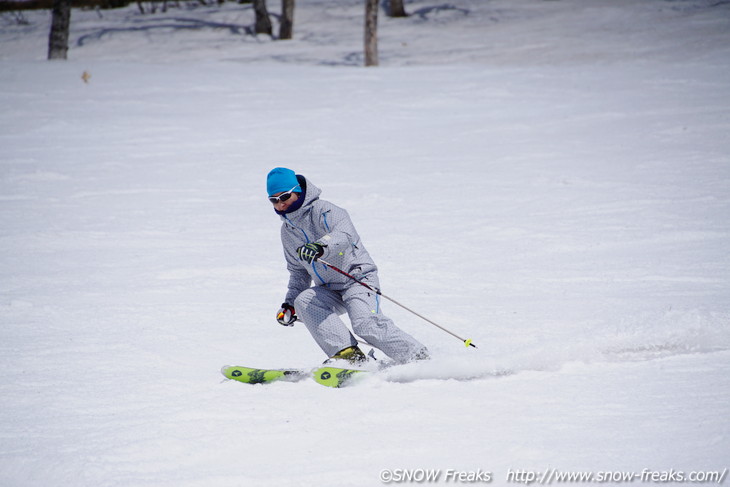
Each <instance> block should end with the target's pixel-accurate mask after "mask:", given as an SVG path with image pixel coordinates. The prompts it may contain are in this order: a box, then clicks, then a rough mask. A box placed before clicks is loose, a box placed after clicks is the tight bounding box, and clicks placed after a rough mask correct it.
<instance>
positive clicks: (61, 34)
mask: <svg viewBox="0 0 730 487" xmlns="http://www.w3.org/2000/svg"><path fill="white" fill-rule="evenodd" d="M70 24H71V0H53V14H52V18H51V33H50V34H49V36H48V59H49V60H50V59H66V53H67V52H68V29H69V25H70Z"/></svg>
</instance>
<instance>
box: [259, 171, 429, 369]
mask: <svg viewBox="0 0 730 487" xmlns="http://www.w3.org/2000/svg"><path fill="white" fill-rule="evenodd" d="M266 189H267V192H268V195H269V201H271V203H273V205H274V211H276V213H277V214H278V215H279V216H280V217H281V220H282V222H283V223H282V226H281V243H282V245H283V246H284V255H285V257H286V265H287V270H288V271H289V286H288V292H287V293H286V298H285V299H284V303H283V304H282V305H281V309H280V310H279V312H278V313H277V321H278V322H279V323H280V324H282V325H284V326H293V325H294V322H295V321H296V320H297V319H300V320H301V321H302V322H303V323H304V324H305V325H306V327H307V329H308V330H309V332H310V333H311V334H312V337H313V338H314V340H315V341H316V342H317V344H318V345H319V346H320V348H322V350H323V351H324V353H325V354H327V357H329V358H330V359H343V360H347V361H349V362H352V363H360V362H365V361H366V360H367V357H366V356H365V354H364V353H363V352H362V350H361V349H360V348H359V347H358V345H357V339H356V338H355V337H354V336H353V334H352V333H350V330H349V329H348V328H347V327H346V326H345V324H344V323H343V322H342V320H341V319H340V317H339V315H341V314H344V313H347V314H348V316H349V318H350V323H351V325H352V329H353V331H354V332H355V333H356V334H357V335H358V336H360V337H361V338H362V339H363V340H365V341H366V342H367V343H368V344H370V345H372V346H374V347H376V348H378V349H380V350H381V351H382V352H383V353H385V354H386V355H387V356H388V357H390V358H391V359H393V360H394V361H395V362H396V363H405V362H410V361H412V360H421V359H426V358H428V356H429V353H428V350H427V348H426V347H425V346H424V345H423V344H421V343H420V342H419V341H418V340H416V339H415V338H413V337H412V336H411V335H409V334H408V333H406V332H404V331H403V330H401V329H400V328H398V327H397V326H396V325H395V323H393V321H392V320H391V319H390V318H388V317H386V316H385V315H383V313H382V312H381V310H380V296H378V294H376V293H374V292H373V291H371V290H370V289H367V288H366V287H364V286H361V285H359V284H357V283H356V282H355V281H354V280H352V279H349V278H347V277H346V276H343V275H342V274H339V273H337V272H335V271H333V270H332V269H330V268H329V267H327V266H325V265H324V264H322V263H321V262H318V259H320V258H322V259H323V260H325V261H327V262H330V263H331V264H332V265H333V266H337V267H339V268H341V269H343V270H345V271H346V272H348V273H349V274H351V275H353V276H354V277H356V278H357V279H359V280H361V281H363V282H364V283H366V284H368V285H369V286H371V287H372V288H374V289H378V288H379V283H378V269H377V267H376V266H375V262H373V260H372V259H371V258H370V255H369V254H368V252H367V250H365V247H364V246H363V244H362V242H361V241H360V237H359V235H358V233H357V231H356V230H355V227H354V226H353V224H352V221H351V220H350V216H349V215H348V214H347V211H345V210H344V209H342V208H340V207H338V206H335V205H333V204H332V203H330V202H329V201H325V200H321V199H320V198H319V195H320V193H321V190H320V189H319V188H318V187H317V186H315V185H314V184H313V183H312V182H311V181H309V180H308V179H306V178H305V177H304V176H302V175H298V174H296V173H295V172H294V171H292V170H291V169H287V168H283V167H277V168H275V169H272V170H271V172H269V174H268V176H267V179H266ZM313 281H314V286H312V282H313Z"/></svg>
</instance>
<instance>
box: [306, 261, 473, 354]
mask: <svg viewBox="0 0 730 487" xmlns="http://www.w3.org/2000/svg"><path fill="white" fill-rule="evenodd" d="M317 262H319V263H321V264H324V265H326V266H327V267H329V268H330V269H332V270H333V271H335V272H339V273H340V274H342V275H343V276H346V277H349V278H350V279H352V280H353V281H355V282H356V283H358V284H360V285H361V286H364V287H366V288H368V289H370V290H371V291H372V292H374V293H375V294H377V295H378V296H382V297H384V298H385V299H387V300H388V301H390V302H391V303H395V304H397V305H398V306H400V307H401V308H403V309H404V310H406V311H410V312H411V313H413V314H414V315H416V316H418V317H419V318H421V319H422V320H424V321H428V322H429V323H431V324H432V325H433V326H435V327H437V328H440V329H442V330H443V331H445V332H446V333H448V334H449V335H451V336H453V337H455V338H458V339H459V340H461V341H462V342H463V343H464V345H466V346H467V347H474V348H477V346H476V345H474V344H473V343H472V342H471V338H461V337H460V336H459V335H457V334H456V333H454V332H452V331H450V330H447V329H446V328H444V327H443V326H441V325H439V324H438V323H435V322H433V321H431V320H429V319H428V318H426V317H425V316H423V315H422V314H419V313H416V312H415V311H413V310H412V309H411V308H409V307H407V306H404V305H402V304H401V303H399V302H398V301H396V300H395V299H393V298H391V297H389V296H386V295H385V294H383V293H382V292H380V289H377V288H374V287H372V286H371V285H369V284H367V283H364V282H362V281H361V280H360V279H358V278H357V277H355V276H353V275H352V274H348V273H347V272H345V271H343V270H342V269H340V268H338V267H335V266H333V265H332V264H330V263H329V262H326V261H324V260H322V259H317Z"/></svg>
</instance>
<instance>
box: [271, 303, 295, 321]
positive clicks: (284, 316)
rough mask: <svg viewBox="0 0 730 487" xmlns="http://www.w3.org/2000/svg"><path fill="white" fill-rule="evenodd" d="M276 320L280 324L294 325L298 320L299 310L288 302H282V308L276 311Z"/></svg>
mask: <svg viewBox="0 0 730 487" xmlns="http://www.w3.org/2000/svg"><path fill="white" fill-rule="evenodd" d="M276 321H278V322H279V324H280V325H284V326H294V322H295V321H297V312H296V311H294V306H292V305H291V304H288V303H282V305H281V309H280V310H279V312H278V313H276Z"/></svg>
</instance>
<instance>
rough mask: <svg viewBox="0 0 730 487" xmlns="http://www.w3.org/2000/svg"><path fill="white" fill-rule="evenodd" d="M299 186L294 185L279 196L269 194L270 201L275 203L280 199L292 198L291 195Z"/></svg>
mask: <svg viewBox="0 0 730 487" xmlns="http://www.w3.org/2000/svg"><path fill="white" fill-rule="evenodd" d="M297 186H299V185H297ZM297 186H294V187H293V188H292V189H290V190H289V191H285V192H283V193H281V194H280V195H279V196H269V201H271V202H272V203H273V204H277V203H279V202H280V201H286V200H288V199H289V198H291V195H292V193H293V192H294V190H295V189H297Z"/></svg>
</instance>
